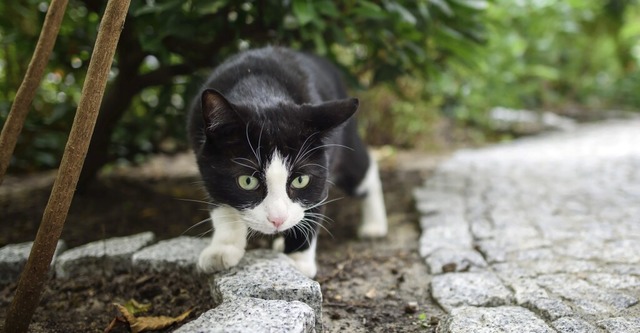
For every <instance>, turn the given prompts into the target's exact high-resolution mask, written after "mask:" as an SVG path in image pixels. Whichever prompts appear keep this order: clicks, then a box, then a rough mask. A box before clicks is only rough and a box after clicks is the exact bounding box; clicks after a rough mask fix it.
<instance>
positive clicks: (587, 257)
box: [415, 119, 640, 333]
mask: <svg viewBox="0 0 640 333" xmlns="http://www.w3.org/2000/svg"><path fill="white" fill-rule="evenodd" d="M415 197H416V201H417V205H418V209H419V210H420V212H421V214H422V218H421V221H420V224H421V227H422V230H423V232H422V236H421V240H420V254H421V256H422V257H424V258H425V261H426V263H427V265H428V267H429V269H430V272H431V274H433V275H434V276H433V279H432V282H431V289H432V295H433V298H434V299H435V300H436V301H437V302H438V303H439V304H440V305H441V306H442V307H443V308H444V309H445V310H446V311H447V313H448V316H447V318H446V319H444V321H442V322H441V323H440V325H439V326H438V332H452V333H453V332H455V333H459V332H484V333H491V332H563V333H564V332H611V333H618V332H625V333H633V332H640V305H639V304H638V299H639V298H640V120H638V119H632V120H625V121H611V122H605V123H601V124H595V125H585V126H581V127H579V128H578V129H576V130H575V131H571V132H562V133H554V134H550V135H543V136H540V137H533V138H528V139H523V140H518V141H516V142H513V143H509V144H504V145H498V146H494V147H490V148H486V149H479V150H466V151H460V152H459V153H457V154H455V155H454V156H453V157H452V158H451V159H450V160H448V161H446V162H444V163H443V164H442V165H441V166H440V167H439V168H438V169H437V171H436V172H435V174H434V176H433V177H431V178H430V179H429V180H428V181H427V182H426V183H425V185H424V186H423V187H421V188H419V189H417V190H416V192H415Z"/></svg>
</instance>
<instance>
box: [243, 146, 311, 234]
mask: <svg viewBox="0 0 640 333" xmlns="http://www.w3.org/2000/svg"><path fill="white" fill-rule="evenodd" d="M289 175H290V171H289V168H288V166H287V162H286V160H285V159H284V158H282V156H281V155H280V153H279V152H278V151H277V150H276V151H275V152H274V154H273V157H272V159H271V162H270V163H269V165H268V166H267V168H266V171H265V179H266V183H267V196H266V197H265V198H264V200H263V201H262V202H261V203H260V204H259V205H258V206H256V207H254V208H253V209H250V210H248V211H246V212H245V213H244V214H243V215H244V217H243V218H244V220H245V222H246V223H247V225H248V226H249V227H250V228H251V229H253V230H256V231H259V232H261V233H263V234H274V233H277V232H281V231H284V230H287V229H289V228H291V227H293V226H294V225H296V224H298V222H300V221H301V220H302V219H303V218H304V208H303V207H302V206H301V205H300V204H299V203H297V202H293V201H292V200H291V198H289V195H288V194H287V181H288V180H289Z"/></svg>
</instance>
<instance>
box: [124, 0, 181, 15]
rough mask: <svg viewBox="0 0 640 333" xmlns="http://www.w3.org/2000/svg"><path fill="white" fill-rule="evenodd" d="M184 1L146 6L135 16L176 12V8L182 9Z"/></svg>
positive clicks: (178, 0) (135, 13)
mask: <svg viewBox="0 0 640 333" xmlns="http://www.w3.org/2000/svg"><path fill="white" fill-rule="evenodd" d="M182 3H183V1H182V0H171V1H166V2H163V3H162V4H159V5H156V4H152V5H149V4H147V5H146V6H143V7H141V8H140V9H138V10H136V11H134V12H133V16H134V17H136V16H142V15H145V14H159V13H162V12H166V11H170V10H174V9H175V8H180V7H181V6H182Z"/></svg>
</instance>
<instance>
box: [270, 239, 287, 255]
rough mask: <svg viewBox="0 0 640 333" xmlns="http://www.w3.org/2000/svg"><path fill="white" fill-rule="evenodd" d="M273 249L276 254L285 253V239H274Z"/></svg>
mask: <svg viewBox="0 0 640 333" xmlns="http://www.w3.org/2000/svg"><path fill="white" fill-rule="evenodd" d="M271 248H272V249H273V250H274V251H276V252H284V237H278V238H276V239H274V240H273V244H271Z"/></svg>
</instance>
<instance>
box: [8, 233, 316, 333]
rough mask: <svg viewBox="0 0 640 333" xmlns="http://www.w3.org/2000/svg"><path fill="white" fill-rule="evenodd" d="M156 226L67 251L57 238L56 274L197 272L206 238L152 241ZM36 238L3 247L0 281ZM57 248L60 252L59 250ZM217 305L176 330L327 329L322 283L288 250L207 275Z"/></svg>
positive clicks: (258, 254)
mask: <svg viewBox="0 0 640 333" xmlns="http://www.w3.org/2000/svg"><path fill="white" fill-rule="evenodd" d="M154 240H155V236H154V234H153V233H151V232H145V233H140V234H137V235H132V236H127V237H117V238H111V239H106V240H100V241H96V242H92V243H89V244H85V245H82V246H79V247H76V248H73V249H70V250H67V251H66V252H64V251H63V249H64V248H65V246H64V241H60V242H59V243H58V250H57V251H56V254H57V256H54V261H53V263H52V265H53V270H52V271H54V270H55V273H56V277H58V278H67V277H71V276H76V275H83V274H102V275H113V274H115V273H117V272H131V271H133V272H139V273H143V272H155V273H162V272H166V271H170V270H171V271H175V270H180V271H182V272H184V273H185V274H200V273H198V272H197V271H196V263H197V260H198V256H199V254H200V251H201V250H202V249H204V248H205V247H206V246H207V245H208V243H209V240H207V239H201V238H195V237H186V236H182V237H177V238H173V239H169V240H164V241H160V242H158V243H156V244H153V242H154ZM31 245H32V243H31V242H29V243H22V244H14V245H7V246H5V247H3V248H1V249H0V268H1V270H0V272H1V273H0V283H8V282H11V281H15V280H16V279H17V277H18V275H19V273H20V272H21V270H22V268H23V267H24V264H25V263H26V261H27V258H28V256H29V252H30V250H31ZM59 252H60V253H59ZM202 278H208V279H209V285H210V287H211V294H212V297H213V298H214V301H215V302H216V303H217V304H218V305H217V307H216V308H214V309H212V310H209V311H208V312H206V313H204V314H202V315H201V316H200V317H199V318H197V319H195V320H193V321H192V322H190V323H187V324H185V325H184V328H180V329H179V330H178V332H203V333H204V332H292V333H296V332H305V333H306V332H322V293H321V290H320V284H319V283H318V282H316V281H313V280H311V279H309V278H307V277H306V276H304V275H302V273H300V272H298V271H297V270H296V269H295V268H294V267H293V265H292V263H291V260H290V259H289V257H287V256H286V255H284V254H281V253H276V252H273V251H270V250H253V251H249V252H247V253H246V254H245V256H244V258H243V259H242V260H241V261H240V263H239V264H238V266H236V267H234V268H232V269H230V270H228V271H226V272H220V273H217V274H213V275H211V276H209V277H206V276H203V277H202Z"/></svg>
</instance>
